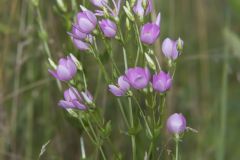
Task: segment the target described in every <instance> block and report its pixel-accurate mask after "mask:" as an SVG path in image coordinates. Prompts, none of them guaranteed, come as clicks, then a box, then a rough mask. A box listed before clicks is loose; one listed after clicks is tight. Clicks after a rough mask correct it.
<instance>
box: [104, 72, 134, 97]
mask: <svg viewBox="0 0 240 160" xmlns="http://www.w3.org/2000/svg"><path fill="white" fill-rule="evenodd" d="M108 88H109V91H110V92H111V93H112V94H113V95H115V96H117V97H120V96H124V95H125V93H126V92H127V90H128V89H129V88H130V85H129V83H128V81H127V79H126V77H125V76H120V77H119V78H118V86H115V85H109V86H108Z"/></svg>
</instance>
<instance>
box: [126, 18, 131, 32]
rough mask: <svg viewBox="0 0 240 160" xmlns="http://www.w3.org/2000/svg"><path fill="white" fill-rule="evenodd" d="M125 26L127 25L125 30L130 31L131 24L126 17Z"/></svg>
mask: <svg viewBox="0 0 240 160" xmlns="http://www.w3.org/2000/svg"><path fill="white" fill-rule="evenodd" d="M126 27H127V30H128V31H130V30H131V25H130V21H129V19H128V18H126Z"/></svg>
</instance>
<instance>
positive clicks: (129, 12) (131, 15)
mask: <svg viewBox="0 0 240 160" xmlns="http://www.w3.org/2000/svg"><path fill="white" fill-rule="evenodd" d="M123 9H124V11H125V13H126V15H127V17H128V18H129V19H130V20H131V21H134V16H133V14H132V13H131V11H130V10H129V9H128V8H127V7H126V6H123Z"/></svg>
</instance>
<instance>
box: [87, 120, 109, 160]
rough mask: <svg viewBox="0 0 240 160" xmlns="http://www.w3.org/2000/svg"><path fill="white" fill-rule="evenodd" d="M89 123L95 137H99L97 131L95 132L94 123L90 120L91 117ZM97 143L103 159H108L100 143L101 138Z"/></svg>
mask: <svg viewBox="0 0 240 160" xmlns="http://www.w3.org/2000/svg"><path fill="white" fill-rule="evenodd" d="M88 124H89V127H90V129H91V131H92V133H93V136H94V137H95V139H98V137H97V134H96V132H95V130H94V128H93V126H92V123H91V122H90V121H89V119H88ZM97 145H98V148H99V150H100V152H101V154H102V157H103V159H104V160H106V156H105V154H104V152H103V149H102V144H99V140H98V142H97Z"/></svg>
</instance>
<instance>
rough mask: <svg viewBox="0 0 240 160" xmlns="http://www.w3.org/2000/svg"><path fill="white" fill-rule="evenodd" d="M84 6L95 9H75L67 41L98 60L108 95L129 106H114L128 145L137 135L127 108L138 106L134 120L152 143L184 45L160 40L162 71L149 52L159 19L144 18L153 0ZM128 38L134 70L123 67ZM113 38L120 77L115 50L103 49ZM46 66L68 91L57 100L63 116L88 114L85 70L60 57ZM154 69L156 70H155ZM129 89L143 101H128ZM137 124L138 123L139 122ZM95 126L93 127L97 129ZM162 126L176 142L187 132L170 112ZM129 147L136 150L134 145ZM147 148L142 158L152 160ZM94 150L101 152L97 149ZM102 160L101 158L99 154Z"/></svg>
mask: <svg viewBox="0 0 240 160" xmlns="http://www.w3.org/2000/svg"><path fill="white" fill-rule="evenodd" d="M89 2H90V3H92V4H93V5H94V6H95V7H96V10H95V11H91V10H89V9H87V8H85V7H84V6H80V8H81V11H80V12H78V13H77V14H76V16H75V18H76V19H75V20H74V22H73V24H72V28H71V32H68V35H69V36H70V37H71V40H72V42H73V44H74V45H75V47H76V48H78V49H79V50H80V51H85V52H86V53H92V54H90V55H91V56H93V57H94V58H95V59H96V60H97V62H98V65H99V70H100V71H101V72H102V73H103V74H102V75H103V78H104V80H105V81H106V82H107V84H108V90H109V91H110V92H111V93H112V94H113V95H114V96H116V97H124V96H128V98H127V100H128V103H124V98H119V99H118V100H119V101H118V102H119V106H120V107H121V108H120V109H121V112H122V113H121V114H123V118H124V121H125V123H126V126H127V127H129V128H128V129H129V130H132V132H131V133H129V135H130V136H132V143H136V142H134V139H135V138H134V136H135V132H136V134H137V132H138V131H135V129H136V128H138V126H134V125H135V124H137V123H136V122H134V121H135V120H136V119H137V118H134V112H133V110H132V108H133V105H132V104H138V108H137V109H136V111H139V112H136V113H135V115H140V116H141V118H143V119H142V121H144V125H143V126H145V129H146V133H148V134H149V135H148V137H150V139H151V140H155V139H156V138H157V137H158V136H159V135H160V132H158V130H160V129H161V128H162V122H163V121H165V120H164V118H163V117H164V116H162V110H163V109H162V108H163V107H164V105H165V103H164V102H165V99H166V95H167V91H168V90H169V89H170V88H171V87H172V83H173V78H174V72H175V69H176V68H175V67H176V60H177V58H178V57H179V55H181V53H182V49H183V44H184V42H183V41H182V40H181V39H180V38H179V39H177V40H174V39H171V38H165V39H164V41H163V42H162V46H161V48H162V53H163V55H164V57H165V58H166V59H167V61H168V62H169V63H168V64H169V65H167V67H166V68H165V66H161V64H160V63H159V62H158V58H157V56H156V54H154V51H153V49H152V45H153V44H154V43H155V42H156V41H157V39H158V37H159V36H160V32H161V26H160V22H161V14H160V13H158V15H157V17H156V20H154V21H151V22H149V21H148V19H147V18H145V17H147V15H148V14H150V13H151V12H152V10H153V2H152V0H132V1H130V2H129V1H122V0H111V1H110V0H90V1H89ZM130 3H131V4H130ZM122 4H123V5H122ZM121 5H122V6H121ZM121 7H123V11H124V13H123V14H124V15H125V17H123V18H125V20H126V23H122V19H123V18H122V17H121V18H120V11H122V10H120V9H121ZM123 24H125V25H126V26H125V27H127V31H128V32H130V33H133V34H135V35H131V34H129V35H128V33H123V32H122V28H123ZM132 31H133V32H132ZM126 36H128V37H126ZM99 37H101V40H102V41H103V42H104V43H97V39H98V38H99ZM131 38H132V39H134V40H133V41H134V42H136V48H137V49H136V50H137V55H136V60H135V63H134V67H130V68H128V66H129V65H133V63H132V62H130V63H129V62H128V57H130V56H128V53H129V52H128V48H127V47H128V44H127V41H128V39H131ZM112 39H116V42H118V43H119V42H120V43H119V45H121V47H122V49H123V60H124V67H125V73H123V74H121V75H119V73H120V71H121V68H118V67H119V66H118V64H117V63H116V62H115V60H114V55H113V54H114V50H113V48H114V45H111V46H110V45H109V44H108V43H109V41H108V40H112ZM132 39H131V40H132ZM135 40H136V41H135ZM125 41H126V42H125ZM99 44H104V47H105V48H104V47H98V45H99ZM134 46H135V45H134ZM118 47H119V46H118ZM103 48H104V49H105V50H104V49H103ZM102 50H104V52H101V51H102ZM106 50H107V51H106ZM109 50H110V51H109ZM105 53H109V55H108V56H109V60H111V61H110V63H112V71H113V73H112V76H110V75H109V69H106V65H105V63H103V59H102V57H101V56H100V55H103V54H105ZM129 54H130V53H129ZM134 56H135V55H134ZM134 56H132V57H134ZM129 60H130V61H131V60H132V58H129ZM106 61H107V60H106ZM51 62H52V61H51ZM51 62H50V64H51V65H52V67H53V70H49V73H50V74H51V75H52V76H53V77H55V78H56V79H58V80H60V81H62V82H64V83H66V84H67V85H68V88H67V89H66V90H65V91H64V96H63V99H62V100H60V101H59V103H58V105H59V106H60V107H62V108H64V109H68V111H72V110H69V109H79V110H87V109H89V108H90V107H91V106H95V104H94V102H93V97H92V95H91V94H90V92H89V91H88V90H87V88H88V87H87V82H86V77H85V74H84V71H83V69H82V66H81V64H80V62H79V61H78V60H77V58H76V57H74V56H73V55H70V56H67V57H64V58H61V59H60V60H59V62H58V64H57V65H55V64H54V62H52V63H51ZM104 62H105V61H104ZM172 64H174V65H172ZM156 66H158V68H157V67H156ZM150 69H151V70H150ZM78 70H79V72H81V75H84V76H83V77H81V76H79V77H81V78H83V81H84V88H85V89H84V90H78V89H77V88H74V87H73V86H80V85H81V84H78V82H79V81H75V80H74V77H75V76H76V75H77V71H78ZM114 71H116V72H114ZM116 75H117V76H118V78H117V82H116V83H111V84H109V82H111V80H112V79H111V78H110V77H115V76H116ZM100 78H101V76H100ZM79 79H80V78H78V80H79ZM99 82H101V81H99ZM80 83H81V82H80ZM133 90H140V91H144V96H146V97H145V98H144V101H141V102H138V101H139V100H138V97H137V96H135V95H134V96H133V94H134V93H135V92H132V91H133ZM157 93H160V94H157ZM122 101H123V103H122ZM142 103H144V104H145V105H146V106H147V107H146V108H144V107H142V106H141V104H142ZM125 104H128V105H129V107H127V108H129V111H128V113H129V118H127V116H126V114H125V110H126V109H125V108H124V109H123V107H124V106H125ZM95 109H96V110H97V109H98V108H94V109H93V110H91V111H94V110H95ZM134 111H135V110H134ZM82 113H83V114H84V113H86V114H89V115H88V116H86V117H87V118H89V119H88V120H89V121H88V123H90V122H91V120H92V119H93V120H94V121H99V120H96V119H97V118H99V117H98V116H97V117H94V118H92V116H96V115H95V114H91V113H90V112H82ZM99 113H100V112H99ZM149 113H151V115H149ZM96 114H97V112H96ZM100 118H101V117H100ZM128 120H129V122H128ZM142 121H139V122H140V123H141V122H142ZM99 122H104V120H100V121H99ZM99 122H97V123H98V125H99ZM94 123H95V122H94ZM100 124H101V123H100ZM82 125H84V123H82ZM104 125H105V124H103V126H100V127H99V126H98V127H96V128H97V129H99V128H100V130H99V131H104V132H105V131H106V130H108V129H106V128H107V127H106V128H104V127H105V126H104ZM166 125H167V129H168V131H169V132H170V133H172V134H174V135H175V137H178V138H179V137H180V136H179V135H180V134H181V133H183V132H184V131H185V130H186V119H185V117H184V116H183V115H182V114H178V113H175V114H172V115H171V116H170V117H169V118H168V120H167V123H166ZM108 127H109V126H108ZM93 128H94V127H93ZM93 128H91V130H93ZM93 133H94V132H93ZM133 133H134V134H133ZM105 134H106V133H104V135H105ZM89 135H90V134H89ZM100 135H102V134H100ZM94 136H95V135H94ZM95 138H97V137H95ZM95 138H94V139H95ZM102 140H103V139H101V136H100V138H99V140H96V141H97V142H100V141H102ZM177 140H179V139H177ZM94 143H96V142H94ZM151 143H153V142H151ZM132 146H136V145H135V144H133V145H132ZM149 148H150V151H149V153H147V154H148V155H147V156H149V157H151V154H152V152H154V150H157V149H156V148H153V149H152V150H153V151H151V146H150V147H149ZM99 149H101V146H100V147H99ZM133 152H134V148H133ZM101 153H102V154H103V151H101ZM133 154H135V153H133ZM103 157H105V156H104V155H103ZM133 157H136V155H133ZM104 159H105V158H104ZM133 159H135V158H133ZM147 159H148V158H147Z"/></svg>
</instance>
